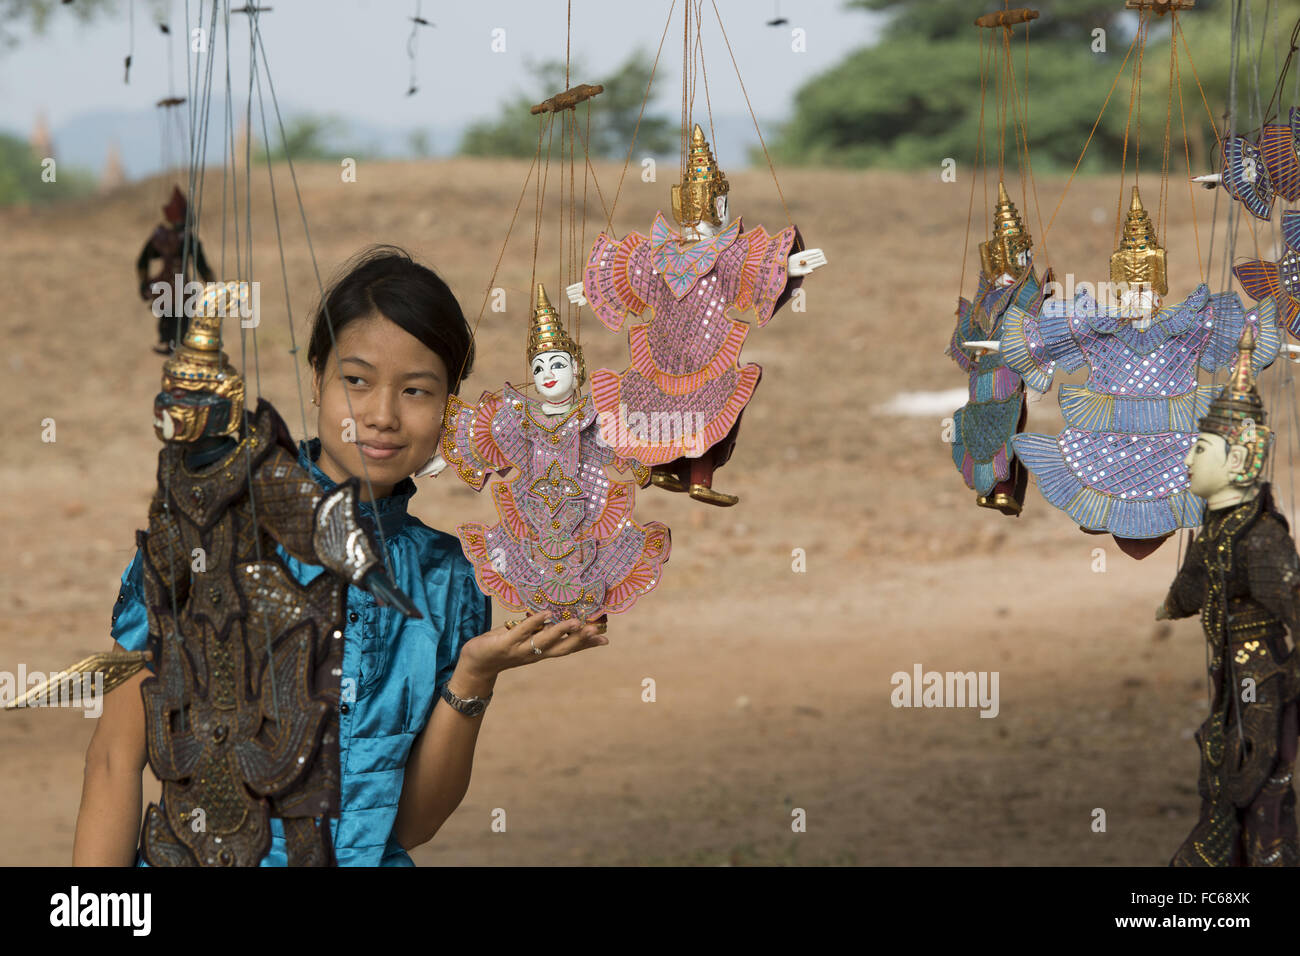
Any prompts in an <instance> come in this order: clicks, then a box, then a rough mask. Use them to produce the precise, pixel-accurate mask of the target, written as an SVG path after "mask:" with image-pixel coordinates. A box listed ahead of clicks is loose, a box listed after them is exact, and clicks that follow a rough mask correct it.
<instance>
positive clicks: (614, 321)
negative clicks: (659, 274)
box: [566, 232, 656, 332]
mask: <svg viewBox="0 0 1300 956" xmlns="http://www.w3.org/2000/svg"><path fill="white" fill-rule="evenodd" d="M655 281H656V277H655V272H654V267H653V266H652V265H651V263H650V240H649V239H648V238H646V237H645V236H643V235H641V234H640V233H638V232H633V233H630V234H628V235H627V236H625V237H624V238H623V239H621V240H614V239H611V238H610V237H609V236H607V235H605V233H603V232H602V233H601V234H600V235H599V236H597V237H596V241H595V243H593V244H592V247H591V255H590V256H588V257H587V265H586V268H585V269H584V270H583V273H582V288H581V289H580V290H577V296H576V297H575V289H574V286H570V287H569V288H568V289H567V290H566V291H567V292H568V294H569V299H570V300H571V301H573V302H575V303H577V304H579V305H581V304H582V302H580V301H579V299H582V300H584V301H586V302H587V303H588V304H589V305H590V306H591V310H592V311H593V312H595V313H596V318H598V319H599V320H600V322H601V324H602V325H604V326H605V328H607V329H609V330H610V331H611V332H617V331H618V330H619V329H620V328H622V326H623V320H624V319H625V318H627V315H628V313H629V312H630V313H632V314H633V315H640V314H641V313H642V312H644V311H645V310H646V309H647V308H649V302H650V299H651V297H652V296H653V288H654V283H655Z"/></svg>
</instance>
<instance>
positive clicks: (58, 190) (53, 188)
mask: <svg viewBox="0 0 1300 956" xmlns="http://www.w3.org/2000/svg"><path fill="white" fill-rule="evenodd" d="M42 159H43V157H40V156H37V155H36V153H35V151H34V150H33V149H32V147H31V145H30V144H28V143H27V141H26V140H24V139H22V138H21V137H18V136H14V135H13V134H11V133H0V206H10V205H13V204H15V203H51V202H61V201H65V200H73V199H80V198H82V197H84V196H89V195H90V194H91V193H93V192H94V191H95V177H94V176H93V175H92V174H91V173H89V172H87V171H86V170H84V169H79V168H77V167H75V166H69V165H67V164H66V163H59V164H58V165H56V166H55V174H56V179H55V181H54V182H52V183H50V182H46V181H45V180H44V179H42V178H41V174H42V173H43V172H44V167H43V166H42V165H41V162H42Z"/></svg>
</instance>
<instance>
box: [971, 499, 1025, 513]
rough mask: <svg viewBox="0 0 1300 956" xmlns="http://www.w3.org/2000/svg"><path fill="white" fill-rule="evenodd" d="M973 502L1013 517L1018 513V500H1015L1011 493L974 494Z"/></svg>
mask: <svg viewBox="0 0 1300 956" xmlns="http://www.w3.org/2000/svg"><path fill="white" fill-rule="evenodd" d="M975 503H976V504H977V505H979V506H980V507H981V508H992V509H993V510H995V511H1001V512H1002V513H1003V514H1004V515H1010V516H1011V517H1013V518H1015V517H1018V516H1019V515H1020V502H1018V501H1016V499H1015V498H1013V497H1011V495H1004V494H996V495H976V496H975Z"/></svg>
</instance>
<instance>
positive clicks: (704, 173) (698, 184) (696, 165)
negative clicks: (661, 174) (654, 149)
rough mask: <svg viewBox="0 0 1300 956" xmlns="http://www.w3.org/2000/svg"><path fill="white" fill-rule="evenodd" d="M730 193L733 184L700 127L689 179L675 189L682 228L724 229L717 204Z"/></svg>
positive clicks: (694, 139)
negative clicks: (706, 225)
mask: <svg viewBox="0 0 1300 956" xmlns="http://www.w3.org/2000/svg"><path fill="white" fill-rule="evenodd" d="M730 189H731V184H730V183H728V182H727V177H726V176H724V175H723V174H722V170H720V169H718V164H717V163H716V162H715V161H714V159H713V151H712V150H710V149H709V143H708V140H706V139H705V138H704V130H702V129H700V124H699V123H696V124H695V129H694V130H693V131H692V132H691V145H690V152H689V153H688V155H687V160H686V177H685V179H683V180H682V182H681V184H680V185H677V186H674V187H673V189H672V198H673V216H674V217H675V218H676V219H677V222H678V224H679V225H682V226H693V225H695V224H696V223H698V222H707V223H710V224H712V225H714V226H720V225H722V219H721V218H720V217H719V216H718V210H717V205H716V203H715V200H716V199H717V198H718V197H719V196H722V195H725V194H726V193H727V192H728V191H729V190H730Z"/></svg>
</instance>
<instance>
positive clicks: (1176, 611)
mask: <svg viewBox="0 0 1300 956" xmlns="http://www.w3.org/2000/svg"><path fill="white" fill-rule="evenodd" d="M1203 551H1204V545H1203V544H1202V538H1201V536H1199V535H1198V536H1197V537H1196V538H1194V539H1193V540H1192V544H1191V547H1189V548H1188V549H1187V557H1186V558H1184V559H1183V566H1182V568H1181V569H1180V570H1179V571H1178V575H1177V576H1176V577H1175V578H1174V583H1173V584H1171V585H1170V586H1169V593H1168V594H1166V595H1165V603H1164V604H1162V605H1161V606H1160V609H1159V613H1157V614H1156V617H1157V618H1164V619H1169V618H1180V617H1190V616H1191V615H1193V614H1195V613H1196V612H1197V611H1199V610H1200V609H1201V605H1202V604H1203V603H1205V560H1204V558H1203V556H1202V553H1203Z"/></svg>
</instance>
